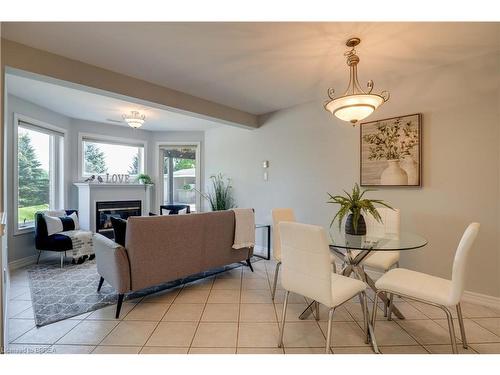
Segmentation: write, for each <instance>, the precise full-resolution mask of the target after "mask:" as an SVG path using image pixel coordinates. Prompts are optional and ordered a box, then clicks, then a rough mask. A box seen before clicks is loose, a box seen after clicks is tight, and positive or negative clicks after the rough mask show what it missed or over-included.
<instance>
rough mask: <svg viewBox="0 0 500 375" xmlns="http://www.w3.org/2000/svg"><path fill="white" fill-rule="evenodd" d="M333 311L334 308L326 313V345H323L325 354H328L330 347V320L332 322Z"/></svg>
mask: <svg viewBox="0 0 500 375" xmlns="http://www.w3.org/2000/svg"><path fill="white" fill-rule="evenodd" d="M334 311H335V307H334V308H331V309H330V310H329V311H328V329H327V331H326V345H325V354H330V347H331V344H330V343H331V341H332V320H333V313H334Z"/></svg>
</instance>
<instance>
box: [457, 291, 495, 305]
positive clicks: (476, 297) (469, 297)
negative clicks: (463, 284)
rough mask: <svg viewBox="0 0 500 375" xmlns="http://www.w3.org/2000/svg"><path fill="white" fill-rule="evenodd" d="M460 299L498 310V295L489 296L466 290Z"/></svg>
mask: <svg viewBox="0 0 500 375" xmlns="http://www.w3.org/2000/svg"><path fill="white" fill-rule="evenodd" d="M462 301H464V302H470V303H475V304H477V305H483V306H488V307H493V308H495V309H498V310H500V297H494V296H489V295H487V294H481V293H476V292H471V291H467V290H466V291H465V292H464V295H463V297H462Z"/></svg>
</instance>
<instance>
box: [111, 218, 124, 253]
mask: <svg viewBox="0 0 500 375" xmlns="http://www.w3.org/2000/svg"><path fill="white" fill-rule="evenodd" d="M111 224H112V225H113V232H114V233H115V242H116V243H117V244H119V245H122V246H123V247H125V234H126V232H127V220H124V219H118V218H115V217H111Z"/></svg>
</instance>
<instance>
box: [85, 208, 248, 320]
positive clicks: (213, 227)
mask: <svg viewBox="0 0 500 375" xmlns="http://www.w3.org/2000/svg"><path fill="white" fill-rule="evenodd" d="M234 230H235V216H234V212H233V211H218V212H207V213H199V214H190V215H169V216H151V217H142V216H140V217H139V216H137V217H130V218H129V219H128V223H127V232H126V236H125V247H123V246H120V245H119V244H117V243H116V242H114V241H112V240H110V239H108V238H106V237H104V236H102V235H100V234H96V235H95V240H94V248H95V254H96V260H97V271H98V272H99V274H100V276H101V280H100V282H99V287H98V290H100V288H101V286H102V283H103V282H104V280H106V281H107V282H108V283H109V284H111V285H112V286H113V287H114V288H115V289H116V291H117V292H118V294H119V298H118V305H117V308H116V317H117V318H118V317H119V316H120V309H121V305H122V302H123V297H124V294H125V293H128V292H131V291H137V290H140V289H144V288H148V287H151V286H154V285H157V284H161V283H164V282H168V281H173V280H176V279H179V278H182V277H186V276H190V275H193V274H196V273H199V272H203V271H207V270H209V269H212V268H216V267H221V266H224V265H227V264H231V263H235V262H240V261H246V262H247V265H248V266H249V267H250V268H252V265H251V263H250V257H251V256H252V254H253V248H244V249H238V250H235V249H233V248H232V245H233V241H234ZM252 271H253V269H252Z"/></svg>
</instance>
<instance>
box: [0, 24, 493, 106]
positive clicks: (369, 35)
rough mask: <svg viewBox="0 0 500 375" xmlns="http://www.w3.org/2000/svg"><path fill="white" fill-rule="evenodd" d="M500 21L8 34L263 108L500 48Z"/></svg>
mask: <svg viewBox="0 0 500 375" xmlns="http://www.w3.org/2000/svg"><path fill="white" fill-rule="evenodd" d="M499 35H500V24H499V23H416V22H413V23H366V22H357V23H342V22H331V23H2V36H3V37H5V38H7V39H11V40H14V41H17V42H19V43H22V44H26V45H29V46H32V47H36V48H39V49H43V50H47V51H50V52H53V53H56V54H59V55H63V56H66V57H69V58H73V59H76V60H80V61H83V62H86V63H89V64H93V65H96V66H99V67H102V68H106V69H109V70H113V71H116V72H119V73H122V74H126V75H129V76H132V77H136V78H140V79H143V80H146V81H150V82H153V83H156V84H159V85H163V86H166V87H169V88H172V89H175V90H179V91H182V92H185V93H188V94H191V95H195V96H199V97H201V98H204V99H208V100H211V101H214V102H217V103H220V104H225V105H228V106H231V107H233V108H237V109H240V110H243V111H247V112H250V113H253V114H263V113H268V112H272V111H275V110H278V109H282V108H286V107H290V106H293V105H296V104H299V103H304V102H307V101H311V100H323V99H324V98H325V97H326V89H327V88H328V87H329V86H333V87H335V88H337V92H341V91H343V90H344V88H345V87H346V86H347V79H348V75H347V67H346V65H345V58H344V56H343V53H344V51H345V49H346V48H345V45H344V43H345V40H346V39H347V38H348V37H352V36H357V37H360V38H361V39H362V43H361V45H360V46H358V48H357V50H358V52H359V56H360V58H361V63H360V65H359V70H360V80H362V81H363V82H364V81H367V80H368V79H373V80H374V81H375V91H379V90H381V89H388V90H390V87H386V86H384V80H387V79H388V78H389V77H390V78H397V77H400V76H405V75H412V74H415V73H417V72H419V71H422V70H426V69H431V68H434V67H437V66H442V65H445V64H450V63H454V62H457V61H459V60H463V59H468V58H472V57H477V56H481V55H484V54H488V53H492V52H495V51H499V50H500V42H499Z"/></svg>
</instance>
